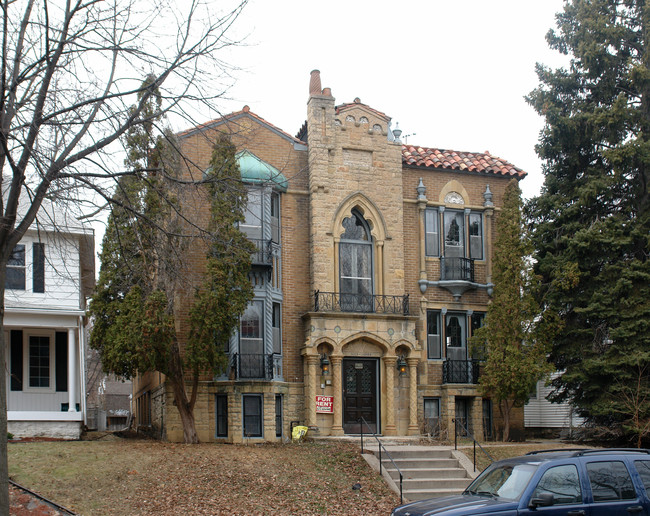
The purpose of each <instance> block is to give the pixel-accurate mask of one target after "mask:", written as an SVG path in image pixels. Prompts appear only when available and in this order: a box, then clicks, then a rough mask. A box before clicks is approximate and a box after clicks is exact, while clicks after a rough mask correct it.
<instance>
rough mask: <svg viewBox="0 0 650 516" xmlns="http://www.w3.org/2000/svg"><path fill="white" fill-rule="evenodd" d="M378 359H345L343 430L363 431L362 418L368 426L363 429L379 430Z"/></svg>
mask: <svg viewBox="0 0 650 516" xmlns="http://www.w3.org/2000/svg"><path fill="white" fill-rule="evenodd" d="M377 363H378V362H377V360H376V359H366V358H364V359H355V358H346V359H344V360H343V430H344V431H345V433H346V434H358V433H360V432H361V424H360V420H361V418H363V419H365V420H366V422H367V423H368V426H364V428H363V431H364V433H366V432H374V433H378V432H379V425H378V424H377Z"/></svg>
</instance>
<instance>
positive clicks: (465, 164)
mask: <svg viewBox="0 0 650 516" xmlns="http://www.w3.org/2000/svg"><path fill="white" fill-rule="evenodd" d="M402 163H403V164H404V165H409V166H413V167H425V168H446V169H451V170H463V171H467V172H477V173H481V174H497V175H501V176H513V177H517V178H519V179H522V178H524V177H525V176H526V172H524V171H523V170H522V169H520V168H519V167H515V166H514V165H513V164H512V163H508V162H507V161H505V160H503V159H501V158H497V157H496V156H492V155H491V154H490V153H489V152H487V151H486V152H459V151H453V150H444V149H431V148H428V147H416V146H413V145H402Z"/></svg>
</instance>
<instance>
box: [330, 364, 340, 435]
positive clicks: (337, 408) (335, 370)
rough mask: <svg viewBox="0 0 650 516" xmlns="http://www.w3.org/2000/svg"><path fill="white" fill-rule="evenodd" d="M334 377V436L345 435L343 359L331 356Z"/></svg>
mask: <svg viewBox="0 0 650 516" xmlns="http://www.w3.org/2000/svg"><path fill="white" fill-rule="evenodd" d="M330 362H331V363H332V375H333V387H332V388H333V391H334V407H333V410H334V412H333V413H332V417H333V418H334V419H333V421H332V435H343V419H342V415H343V385H342V379H343V357H342V356H340V355H330Z"/></svg>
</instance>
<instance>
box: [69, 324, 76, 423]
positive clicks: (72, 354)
mask: <svg viewBox="0 0 650 516" xmlns="http://www.w3.org/2000/svg"><path fill="white" fill-rule="evenodd" d="M68 412H77V329H76V328H70V329H68Z"/></svg>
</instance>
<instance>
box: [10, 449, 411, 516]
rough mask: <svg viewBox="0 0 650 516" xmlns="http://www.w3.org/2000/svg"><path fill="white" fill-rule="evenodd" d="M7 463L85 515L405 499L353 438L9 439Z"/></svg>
mask: <svg viewBox="0 0 650 516" xmlns="http://www.w3.org/2000/svg"><path fill="white" fill-rule="evenodd" d="M9 472H10V476H11V478H12V479H14V480H15V481H16V482H18V483H20V484H23V485H25V486H26V487H29V488H31V489H33V490H35V491H37V492H38V493H40V494H42V495H43V496H46V497H47V498H49V499H51V500H53V501H55V502H57V503H59V504H61V505H63V506H66V507H68V508H70V509H72V510H74V511H77V512H79V513H80V514H83V515H93V514H101V515H132V514H157V515H166V514H215V515H216V514H350V515H354V514H363V515H369V514H388V513H389V512H390V509H391V508H392V507H394V506H396V505H398V504H399V497H398V496H396V495H395V494H394V493H392V492H391V491H390V490H389V489H388V488H387V487H386V485H385V484H384V483H383V481H382V480H381V478H380V477H379V476H378V475H377V474H376V473H374V472H373V471H372V470H371V469H370V468H369V467H368V466H367V464H366V462H365V461H364V459H363V458H362V457H361V456H360V454H359V449H358V446H356V445H354V444H349V443H336V444H334V443H320V442H319V443H311V442H307V443H302V444H295V445H294V444H285V445H272V444H264V445H251V446H237V445H214V444H200V445H194V446H192V445H182V444H169V443H160V442H156V441H138V440H125V439H121V440H116V441H109V442H106V441H94V442H88V441H81V442H35V443H15V444H13V443H12V444H11V445H10V446H9ZM357 481H359V482H360V483H361V484H362V486H363V488H362V489H361V491H355V490H352V485H353V484H354V483H356V482H357Z"/></svg>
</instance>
